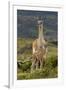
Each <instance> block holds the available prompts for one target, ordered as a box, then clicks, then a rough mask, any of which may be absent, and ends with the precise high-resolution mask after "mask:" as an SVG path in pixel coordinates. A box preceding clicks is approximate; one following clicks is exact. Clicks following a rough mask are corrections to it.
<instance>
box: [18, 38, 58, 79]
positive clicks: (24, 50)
mask: <svg viewBox="0 0 66 90" xmlns="http://www.w3.org/2000/svg"><path fill="white" fill-rule="evenodd" d="M32 41H33V39H18V40H17V46H18V47H17V51H18V54H17V60H21V61H26V60H28V59H29V57H31V55H32ZM30 67H31V61H30V62H25V63H23V64H22V65H21V66H20V68H18V69H17V79H19V80H21V79H38V78H55V77H57V76H58V71H57V47H56V45H54V44H52V43H48V55H47V60H46V61H45V65H44V68H43V69H42V70H34V71H33V72H30Z"/></svg>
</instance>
